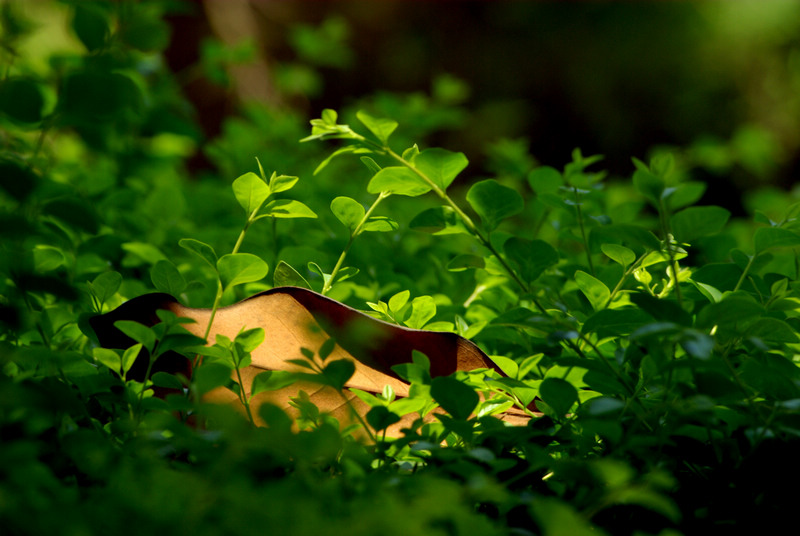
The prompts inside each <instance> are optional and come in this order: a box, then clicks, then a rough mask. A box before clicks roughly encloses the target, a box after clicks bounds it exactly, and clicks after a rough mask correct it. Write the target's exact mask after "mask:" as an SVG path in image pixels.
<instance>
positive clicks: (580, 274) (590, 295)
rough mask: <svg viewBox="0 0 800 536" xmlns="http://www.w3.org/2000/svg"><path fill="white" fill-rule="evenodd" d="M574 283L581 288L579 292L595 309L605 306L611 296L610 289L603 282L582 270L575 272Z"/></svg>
mask: <svg viewBox="0 0 800 536" xmlns="http://www.w3.org/2000/svg"><path fill="white" fill-rule="evenodd" d="M575 284H577V285H578V288H579V289H581V292H583V295H584V296H586V298H587V299H588V300H589V303H591V304H592V308H593V309H594V310H595V311H599V310H600V309H602V308H603V307H605V305H606V302H607V301H608V298H609V297H610V296H611V291H610V290H608V287H607V286H606V285H605V283H603V282H602V281H600V280H599V279H597V278H596V277H593V276H591V275H589V274H587V273H586V272H584V271H582V270H578V271H577V272H575Z"/></svg>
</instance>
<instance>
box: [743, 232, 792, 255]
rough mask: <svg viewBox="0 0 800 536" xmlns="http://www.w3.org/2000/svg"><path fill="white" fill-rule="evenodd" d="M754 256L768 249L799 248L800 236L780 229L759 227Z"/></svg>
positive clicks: (755, 239)
mask: <svg viewBox="0 0 800 536" xmlns="http://www.w3.org/2000/svg"><path fill="white" fill-rule="evenodd" d="M754 241H755V246H756V255H758V254H759V253H763V252H764V251H766V250H768V249H770V248H784V247H795V246H800V235H798V234H797V233H795V232H792V231H789V230H786V229H781V228H780V227H761V228H760V229H758V230H757V231H756V234H755V237H754Z"/></svg>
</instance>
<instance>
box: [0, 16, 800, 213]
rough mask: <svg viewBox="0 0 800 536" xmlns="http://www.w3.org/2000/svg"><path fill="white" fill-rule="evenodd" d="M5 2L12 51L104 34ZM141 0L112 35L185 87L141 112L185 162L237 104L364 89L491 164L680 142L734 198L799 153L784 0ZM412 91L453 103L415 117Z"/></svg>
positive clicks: (624, 152) (291, 107)
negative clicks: (17, 19) (16, 41)
mask: <svg viewBox="0 0 800 536" xmlns="http://www.w3.org/2000/svg"><path fill="white" fill-rule="evenodd" d="M7 4H8V5H9V6H13V8H14V10H15V11H18V12H19V13H20V14H21V15H23V16H24V17H23V18H25V19H26V20H27V23H28V24H29V26H30V27H29V28H26V30H30V31H29V32H27V31H23V32H20V39H21V40H22V42H23V45H22V46H21V48H20V53H24V54H25V55H26V56H32V55H34V56H35V55H38V56H39V57H40V58H42V59H44V58H45V57H46V55H47V53H48V51H52V50H54V49H56V48H59V47H63V46H64V45H65V44H66V43H71V44H72V46H73V47H76V48H75V50H77V49H78V48H79V47H80V43H79V42H78V41H79V39H81V38H84V39H83V40H84V43H85V42H86V39H88V40H89V41H92V40H94V41H96V42H95V43H89V46H90V48H91V47H95V48H96V51H99V50H100V49H101V48H102V47H103V37H102V35H97V36H93V35H92V32H93V31H94V30H93V29H92V25H93V24H94V25H95V26H97V25H98V24H100V25H101V26H102V22H98V21H102V20H103V12H104V11H106V12H107V11H108V9H107V8H106V7H104V6H105V3H103V2H99V3H98V2H52V1H45V0H31V1H25V2H15V1H12V2H10V3H7ZM69 4H76V5H80V6H81V10H80V12H81V13H83V15H82V16H81V17H80V18H81V22H80V24H79V26H80V27H82V28H83V33H84V35H83V36H81V35H78V36H77V37H78V39H76V36H75V35H69V33H68V32H67V33H65V25H64V24H63V23H62V19H64V18H68V17H70V16H71V14H70V10H69ZM122 4H124V2H123V3H122ZM147 4H149V5H150V7H151V11H152V12H153V13H152V17H151V20H137V21H133V22H134V23H133V24H132V25H131V26H130V29H129V31H128V32H127V35H128V37H129V38H130V40H132V41H138V43H135V46H138V47H139V48H140V49H142V50H146V51H150V52H159V51H163V54H164V60H165V61H166V66H167V67H168V68H169V70H171V71H172V72H173V73H175V75H176V78H175V83H177V84H178V85H179V86H180V88H181V90H182V94H183V95H184V96H185V97H186V98H187V99H188V102H190V103H191V109H190V110H189V109H185V108H184V109H183V110H182V113H176V111H175V110H173V111H172V112H173V113H170V114H168V115H161V114H153V116H152V118H151V119H152V120H153V121H156V122H160V123H161V125H160V127H163V128H167V129H169V130H172V131H175V132H176V133H178V134H181V135H187V136H189V138H191V139H192V140H194V142H195V143H196V146H195V149H196V152H195V154H194V155H193V158H192V160H191V161H190V168H191V169H192V170H193V171H196V172H200V171H207V170H210V169H213V168H214V166H219V165H220V163H221V162H220V158H221V157H220V152H221V151H223V152H224V150H225V148H226V149H230V143H226V141H228V142H230V141H231V140H230V137H231V136H234V132H235V131H237V129H241V128H243V127H242V124H241V121H240V120H238V119H237V118H236V117H237V116H244V117H245V118H247V119H246V122H249V123H253V122H256V123H257V122H258V121H259V119H258V118H257V117H261V116H263V115H264V114H267V115H269V116H270V118H271V119H270V121H288V120H287V119H286V117H287V114H293V117H299V118H300V119H301V122H304V121H305V120H306V119H307V118H309V117H316V116H318V114H319V112H320V110H321V109H322V108H325V107H330V108H336V109H339V108H341V107H343V106H344V105H347V104H352V103H353V102H354V101H356V100H359V99H366V98H369V99H371V100H372V101H373V102H374V103H375V104H374V105H375V106H376V107H378V108H382V110H381V111H384V112H386V113H387V114H389V115H393V116H395V117H397V116H399V115H402V116H403V117H402V118H401V119H407V121H406V122H408V123H410V122H412V121H410V120H408V119H409V118H412V119H413V118H414V116H415V115H416V116H419V118H420V122H419V123H418V124H422V119H425V118H427V119H428V122H429V123H430V124H431V126H432V127H433V126H435V127H436V128H432V129H431V130H435V131H436V132H435V134H436V137H435V138H432V139H431V143H433V144H439V145H442V146H450V147H454V148H459V149H461V150H463V151H465V152H466V153H467V154H469V155H471V159H472V161H473V162H474V163H480V164H484V163H486V162H488V164H487V166H488V169H485V171H489V172H497V171H498V169H497V167H498V166H501V167H502V165H503V164H502V163H501V162H503V161H506V162H507V161H508V160H511V161H513V162H514V163H515V164H516V165H525V163H526V158H527V159H529V158H530V157H527V155H528V154H530V155H532V158H534V159H536V160H538V161H539V162H542V163H548V164H561V163H562V162H566V161H568V160H569V153H570V151H571V150H572V149H573V148H574V147H576V146H579V147H581V148H583V150H584V151H585V152H586V153H590V154H595V153H599V154H604V155H606V159H607V160H606V166H607V167H608V169H610V170H611V171H612V172H614V173H618V174H620V175H626V174H628V173H629V172H630V170H631V164H630V156H631V155H638V156H646V155H645V153H646V152H647V151H648V150H650V149H651V148H653V147H661V146H666V147H672V148H680V149H681V150H682V151H683V152H684V157H685V159H686V160H687V161H688V162H689V163H690V164H691V165H692V166H693V167H695V168H698V169H700V170H702V171H701V172H700V173H701V175H702V176H701V178H703V179H705V180H707V181H708V182H709V183H710V186H711V187H710V188H709V190H708V194H707V195H708V196H709V197H713V198H714V199H715V201H716V202H718V203H722V204H726V205H728V206H729V207H732V208H734V209H736V210H737V211H739V212H741V209H742V207H739V206H738V203H739V195H738V193H739V192H742V191H747V190H748V189H751V188H754V187H755V186H757V185H758V186H762V185H764V184H771V185H776V186H779V187H783V188H790V187H791V186H792V184H793V176H794V173H795V170H796V169H797V167H798V158H797V149H798V145H800V135H799V134H798V132H800V129H798V128H797V122H798V118H799V117H800V102H799V101H798V85H800V40H799V39H798V36H800V2H798V1H796V0H769V1H766V2H764V1H754V0H749V1H748V0H746V1H739V2H646V3H615V2H412V3H409V2H402V1H382V2H366V1H337V2H317V1H289V2H287V1H269V0H225V1H222V0H205V1H201V0H193V1H177V0H170V1H162V2H147ZM162 13H163V14H164V15H165V18H164V19H163V21H161V20H158V16H159V15H161V14H162ZM137 17H138V15H137ZM140 18H141V17H140ZM93 21H94V22H93ZM5 30H6V32H5V33H6V37H7V38H9V36H8V34H9V31H16V30H14V29H13V28H11V27H9V26H8V24H6V28H5ZM97 31H100V33H101V34H102V31H101V30H97ZM150 67H151V68H154V66H153V65H152V63H151V65H150ZM137 68H138V69H140V70H141V69H142V68H145V69H146V68H147V67H146V66H141V65H140V66H138V67H137ZM140 74H142V75H146V73H140ZM400 94H402V95H403V96H404V97H403V98H402V99H401V98H397V95H400ZM392 95H394V96H395V98H394V99H392V98H391V96H392ZM427 96H430V97H432V98H434V99H439V101H440V102H444V103H446V104H448V105H451V106H452V109H450V110H448V112H449V113H447V114H445V115H444V116H443V115H442V114H443V112H442V110H436V114H435V116H434V117H431V116H430V113H431V111H432V110H431V108H430V106H428V105H426V102H425V99H426V97H427ZM184 104H185V103H184ZM256 110H259V111H256ZM265 110H267V111H265ZM466 110H468V111H469V113H466ZM276 113H278V114H279V116H278V117H275V114H276ZM190 117H191V118H192V119H191V120H187V118H190ZM195 121H196V122H195ZM166 122H169V123H170V125H169V126H166V125H165V124H164V123H166ZM290 122H291V121H290ZM151 126H152V125H151ZM286 127H287V128H288V124H286ZM153 128H156V127H154V126H153ZM220 138H222V139H220ZM236 141H237V143H238V144H239V145H240V147H239V152H241V153H242V154H247V155H248V158H252V156H251V155H252V154H254V153H258V152H259V151H258V150H257V149H259V147H258V143H259V142H258V140H252V141H251V142H250V143H251V144H252V146H250V147H242V146H241V145H242V144H241V140H239V139H237V140H236ZM487 142H488V143H487ZM188 150H189V149H187V151H188ZM523 155H525V157H523ZM529 163H530V164H531V165H532V164H533V161H531V162H529ZM228 164H229V165H231V166H233V165H235V164H234V163H233V162H229V163H228ZM509 165H510V164H509ZM472 169H473V173H475V172H476V171H475V170H477V169H478V168H476V167H473V168H472ZM224 171H225V172H226V173H230V172H231V169H230V168H229V167H228V165H226V166H225V167H224ZM731 187H734V190H735V191H734V190H732V189H731Z"/></svg>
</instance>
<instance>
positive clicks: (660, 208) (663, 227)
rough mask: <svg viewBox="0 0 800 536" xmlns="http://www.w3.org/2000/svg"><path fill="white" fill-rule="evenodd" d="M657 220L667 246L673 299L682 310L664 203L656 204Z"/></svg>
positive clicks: (681, 299)
mask: <svg viewBox="0 0 800 536" xmlns="http://www.w3.org/2000/svg"><path fill="white" fill-rule="evenodd" d="M658 219H659V220H660V222H661V234H662V236H663V237H664V242H666V244H667V255H668V256H669V266H670V268H671V269H672V280H673V284H674V286H675V298H676V299H677V300H678V307H681V308H683V296H682V295H681V285H680V282H679V281H678V263H677V262H676V261H675V251H674V250H673V247H672V236H671V234H670V228H669V224H668V222H667V207H665V206H664V201H663V200H662V201H659V203H658Z"/></svg>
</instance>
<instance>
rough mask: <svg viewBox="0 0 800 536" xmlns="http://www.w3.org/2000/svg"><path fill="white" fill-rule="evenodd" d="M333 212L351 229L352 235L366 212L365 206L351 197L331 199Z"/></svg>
mask: <svg viewBox="0 0 800 536" xmlns="http://www.w3.org/2000/svg"><path fill="white" fill-rule="evenodd" d="M331 212H333V215H334V216H336V219H338V220H339V221H340V222H342V223H343V224H344V226H345V227H347V228H348V229H349V230H350V234H351V235H352V234H353V232H355V230H356V228H357V227H358V224H359V223H361V220H362V219H363V218H364V215H365V214H366V210H365V209H364V207H363V206H362V205H361V203H359V202H358V201H356V200H355V199H352V198H350V197H343V196H340V197H336V198H334V200H333V201H331Z"/></svg>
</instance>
